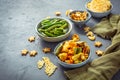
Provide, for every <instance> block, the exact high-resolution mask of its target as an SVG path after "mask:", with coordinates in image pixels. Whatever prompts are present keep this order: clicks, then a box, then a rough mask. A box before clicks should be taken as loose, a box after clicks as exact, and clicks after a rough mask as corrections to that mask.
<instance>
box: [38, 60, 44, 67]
mask: <svg viewBox="0 0 120 80" xmlns="http://www.w3.org/2000/svg"><path fill="white" fill-rule="evenodd" d="M43 66H44V61H43V60H39V61H38V62H37V67H38V68H39V69H41V68H42V67H43Z"/></svg>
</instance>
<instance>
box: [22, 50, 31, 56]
mask: <svg viewBox="0 0 120 80" xmlns="http://www.w3.org/2000/svg"><path fill="white" fill-rule="evenodd" d="M28 52H29V51H28V50H27V49H23V50H21V54H22V55H27V54H28Z"/></svg>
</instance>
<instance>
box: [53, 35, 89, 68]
mask: <svg viewBox="0 0 120 80" xmlns="http://www.w3.org/2000/svg"><path fill="white" fill-rule="evenodd" d="M77 36H78V35H77ZM54 54H55V55H56V57H57V60H58V63H59V64H60V65H62V66H63V67H66V68H77V67H80V66H83V65H85V64H86V63H88V62H89V61H90V57H91V53H90V47H89V46H88V44H87V43H86V42H84V41H79V40H78V38H76V35H73V37H72V40H66V41H63V42H61V43H59V44H58V45H57V46H56V48H55V49H54Z"/></svg>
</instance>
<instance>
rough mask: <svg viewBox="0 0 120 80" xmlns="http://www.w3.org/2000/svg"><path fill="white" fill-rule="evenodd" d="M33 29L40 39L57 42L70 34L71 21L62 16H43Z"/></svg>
mask: <svg viewBox="0 0 120 80" xmlns="http://www.w3.org/2000/svg"><path fill="white" fill-rule="evenodd" d="M35 29H36V32H37V34H38V36H39V37H40V38H41V39H43V40H45V41H47V42H58V41H62V40H64V39H65V38H67V37H68V36H69V35H70V33H71V30H72V23H71V22H70V21H69V20H68V19H65V18H62V17H53V18H45V19H42V20H41V21H40V22H39V24H38V25H37V27H36V28H35Z"/></svg>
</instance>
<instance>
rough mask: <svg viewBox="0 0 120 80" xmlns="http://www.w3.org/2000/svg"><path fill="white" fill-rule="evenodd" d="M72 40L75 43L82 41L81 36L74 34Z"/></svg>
mask: <svg viewBox="0 0 120 80" xmlns="http://www.w3.org/2000/svg"><path fill="white" fill-rule="evenodd" d="M72 40H73V41H79V40H80V37H79V35H78V34H73V36H72Z"/></svg>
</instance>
